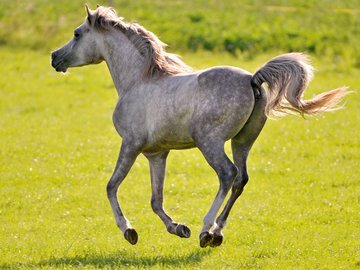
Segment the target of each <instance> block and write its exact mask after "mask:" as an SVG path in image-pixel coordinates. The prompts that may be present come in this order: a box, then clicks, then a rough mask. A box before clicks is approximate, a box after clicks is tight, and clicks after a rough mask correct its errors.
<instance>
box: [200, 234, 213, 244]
mask: <svg viewBox="0 0 360 270" xmlns="http://www.w3.org/2000/svg"><path fill="white" fill-rule="evenodd" d="M199 238H200V247H202V248H204V247H207V246H210V245H211V242H212V241H213V238H214V235H213V234H212V233H210V232H202V233H201V234H200V236H199Z"/></svg>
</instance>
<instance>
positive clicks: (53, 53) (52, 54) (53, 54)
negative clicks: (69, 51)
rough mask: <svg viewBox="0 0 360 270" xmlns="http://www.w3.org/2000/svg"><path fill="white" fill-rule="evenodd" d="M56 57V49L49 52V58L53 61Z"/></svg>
mask: <svg viewBox="0 0 360 270" xmlns="http://www.w3.org/2000/svg"><path fill="white" fill-rule="evenodd" d="M56 57H57V51H54V52H52V53H51V60H52V61H54V59H55V58H56Z"/></svg>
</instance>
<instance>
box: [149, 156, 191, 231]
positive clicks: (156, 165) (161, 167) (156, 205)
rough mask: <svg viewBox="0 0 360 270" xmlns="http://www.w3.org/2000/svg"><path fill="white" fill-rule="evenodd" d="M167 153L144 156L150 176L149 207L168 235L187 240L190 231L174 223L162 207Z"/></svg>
mask: <svg viewBox="0 0 360 270" xmlns="http://www.w3.org/2000/svg"><path fill="white" fill-rule="evenodd" d="M168 153H169V152H168V151H167V152H160V153H157V154H153V155H146V157H147V159H148V160H149V164H150V175H151V189H152V195H151V207H152V209H153V211H154V212H155V213H156V214H157V215H158V216H159V217H160V219H161V220H162V221H163V223H164V224H165V226H166V229H167V231H168V232H169V233H171V234H175V235H177V236H179V237H183V238H189V237H190V235H191V231H190V229H189V228H188V227H187V226H185V225H184V224H180V223H176V222H174V221H173V219H172V218H171V217H170V216H169V215H168V214H167V213H166V212H165V210H164V207H163V201H164V197H163V190H164V179H165V167H166V158H167V156H168Z"/></svg>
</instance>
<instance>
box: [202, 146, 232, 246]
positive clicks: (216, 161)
mask: <svg viewBox="0 0 360 270" xmlns="http://www.w3.org/2000/svg"><path fill="white" fill-rule="evenodd" d="M198 147H199V149H200V151H201V152H202V154H203V155H204V157H205V159H206V160H207V162H208V163H209V164H210V166H211V167H212V168H213V169H214V170H215V172H216V173H217V175H218V178H219V182H220V186H219V190H218V192H217V194H216V197H215V199H214V201H213V203H212V205H211V207H210V210H209V211H208V213H207V214H206V216H205V218H204V220H203V228H202V230H201V233H200V236H199V238H200V246H201V247H207V246H211V247H215V246H218V245H220V244H221V243H219V239H218V237H217V235H215V234H214V233H213V231H212V230H213V228H216V224H215V218H216V215H217V213H218V211H219V209H220V208H221V205H222V204H223V202H224V200H225V197H226V195H227V193H228V191H229V190H230V188H231V185H232V183H233V181H234V179H235V177H236V175H237V171H238V170H237V168H236V166H235V165H234V164H233V163H232V162H231V161H230V159H229V158H228V157H227V155H226V154H225V151H224V142H210V143H209V142H208V143H206V144H198ZM221 242H222V240H221Z"/></svg>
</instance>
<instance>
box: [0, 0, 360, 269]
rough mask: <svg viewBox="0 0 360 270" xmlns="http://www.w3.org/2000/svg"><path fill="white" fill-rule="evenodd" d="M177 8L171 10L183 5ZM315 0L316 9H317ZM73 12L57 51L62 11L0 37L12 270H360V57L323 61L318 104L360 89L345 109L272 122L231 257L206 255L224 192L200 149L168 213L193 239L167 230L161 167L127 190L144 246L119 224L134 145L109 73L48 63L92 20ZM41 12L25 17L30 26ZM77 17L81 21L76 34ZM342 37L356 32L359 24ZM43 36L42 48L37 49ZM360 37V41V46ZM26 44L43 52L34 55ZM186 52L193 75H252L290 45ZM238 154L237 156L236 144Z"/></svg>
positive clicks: (241, 208) (185, 167) (227, 250)
mask: <svg viewBox="0 0 360 270" xmlns="http://www.w3.org/2000/svg"><path fill="white" fill-rule="evenodd" d="M19 2H20V3H21V1H14V2H12V3H15V4H11V3H8V1H6V2H5V1H1V0H0V7H5V6H6V7H7V8H8V9H7V10H6V11H5V10H4V9H3V8H1V13H0V19H1V20H0V21H1V23H2V24H5V23H6V22H9V21H12V22H14V21H17V20H18V18H13V17H12V18H10V17H9V14H18V12H19V11H18V10H17V9H15V5H16V3H19ZM114 2H115V4H118V3H120V2H121V3H123V4H124V5H125V4H127V5H128V6H127V8H126V9H124V12H125V13H126V14H130V11H131V10H130V8H133V14H136V15H137V14H143V15H142V16H140V15H139V19H138V20H139V22H141V20H140V19H141V18H145V17H146V18H148V19H147V21H146V25H149V26H150V25H151V23H152V22H153V23H154V25H158V24H157V23H158V21H159V20H161V18H168V17H167V16H170V15H169V14H167V15H164V17H161V16H160V17H159V18H158V20H156V18H154V17H153V16H146V13H145V11H144V10H141V9H140V7H139V6H140V4H137V5H138V6H137V7H136V4H134V3H132V2H130V1H129V2H127V1H114ZM134 2H135V1H134ZM137 2H140V1H137ZM143 2H144V3H145V6H146V7H148V6H150V4H149V3H148V2H147V1H143ZM213 2H214V3H215V1H213ZM213 2H212V1H209V5H210V6H211V5H214V3H213ZM225 2H226V1H225ZM263 2H266V1H263ZM30 3H34V6H35V7H38V9H35V10H37V12H39V11H40V10H41V8H45V7H47V8H48V7H51V6H53V4H49V2H48V1H45V0H44V1H41V0H38V1H34V2H30ZM51 3H52V2H51ZM75 3H76V4H75ZM155 3H156V5H158V6H159V5H161V3H162V2H161V1H155ZM164 3H166V5H164V6H165V7H168V6H171V4H170V3H181V1H174V2H171V1H166V2H164ZM226 3H227V2H226ZM243 3H244V4H249V3H248V2H247V1H244V2H243ZM256 3H257V5H259V3H261V2H260V1H256ZM284 3H285V1H284ZM284 3H282V2H281V1H278V2H277V4H278V5H282V6H284V5H285V4H284ZM300 3H301V2H300V1H292V5H293V6H295V7H296V8H299V7H301V6H302V7H301V8H302V9H304V10H303V12H305V13H307V11H306V5H305V4H304V5H301V4H300ZM306 3H308V5H315V4H314V3H315V1H314V2H313V1H308V2H306ZM322 3H323V4H324V5H325V4H329V5H330V6H331V7H333V8H335V6H337V7H339V8H341V10H344V9H349V10H350V11H349V14H358V13H356V12H357V11H356V10H357V9H356V8H357V6H359V5H360V4H359V3H358V2H357V1H347V2H346V3H347V4H344V3H343V2H341V1H331V2H330V1H322ZM201 4H203V2H201V1H199V2H196V3H195V4H194V7H193V9H191V7H189V6H188V7H187V8H186V10H192V11H193V12H194V13H199V12H201V11H202V9H201V8H200V7H201ZM22 5H23V4H22ZM224 5H225V6H226V4H224ZM229 5H230V4H229ZM341 5H342V6H341ZM345 5H347V6H345ZM65 6H66V8H65ZM78 6H81V7H80V8H78ZM60 8H61V6H60V7H59V5H58V9H59V10H60ZM63 9H64V12H68V14H67V15H66V16H65V17H64V18H65V19H63V20H65V21H66V23H64V25H63V26H59V28H60V29H58V31H57V34H58V35H60V36H61V38H55V36H54V39H53V40H52V36H51V38H50V40H49V41H48V45H45V47H44V46H42V45H44V44H47V42H46V41H44V40H43V39H44V37H41V31H42V29H45V28H46V22H47V23H48V25H51V24H53V22H52V18H53V17H52V16H50V15H48V16H44V18H42V17H39V21H40V22H41V24H40V25H41V27H40V28H39V29H35V30H31V29H30V28H29V32H28V33H26V31H25V30H24V32H22V31H20V30H19V28H17V29H18V30H19V31H17V30H16V32H14V33H12V34H9V33H5V32H6V31H9V29H8V28H7V29H4V28H2V29H1V30H0V33H1V35H0V41H1V40H5V41H3V42H0V43H1V44H2V45H0V59H1V68H0V69H1V77H0V254H1V255H0V269H15V268H25V269H27V268H40V269H49V268H53V269H69V268H81V269H97V268H105V269H108V268H135V269H144V268H151V269H173V268H178V269H359V268H360V240H359V239H360V215H359V213H360V183H359V179H360V173H359V164H360V148H359V147H360V144H359V128H360V125H359V123H360V110H359V102H360V98H359V94H358V93H357V92H356V90H358V89H359V88H360V81H359V78H360V69H359V68H357V66H356V64H355V60H356V57H358V55H356V53H355V50H357V49H356V48H354V51H351V50H350V51H349V52H350V56H346V57H345V58H346V59H348V60H346V61H345V60H344V61H340V62H336V61H335V62H334V55H325V56H321V53H318V52H313V58H314V65H315V66H316V68H317V72H316V74H315V78H314V80H313V82H312V83H311V84H310V87H309V90H308V92H307V94H306V97H311V96H312V95H313V94H315V93H320V92H322V91H325V90H329V89H332V88H335V87H338V86H343V85H348V86H350V88H351V90H354V91H355V93H353V94H351V95H349V96H348V97H347V98H346V102H345V108H344V109H343V110H341V111H337V112H334V113H329V114H325V115H322V116H320V117H317V118H309V119H302V118H300V117H294V116H291V117H286V118H283V119H279V120H275V121H268V123H267V124H266V126H265V128H264V130H263V132H262V134H261V135H260V137H259V139H258V140H257V142H256V143H255V145H254V147H253V149H252V152H251V154H250V159H249V163H248V164H249V174H250V182H249V184H248V186H247V187H246V190H245V192H244V194H243V195H242V196H241V198H240V199H239V200H238V202H237V204H236V205H235V207H234V209H233V211H232V213H231V215H230V217H229V222H228V225H227V227H226V228H225V230H224V234H225V240H224V243H223V245H222V246H220V247H219V248H217V249H210V248H207V249H201V248H200V247H199V243H198V233H199V231H200V228H201V225H202V218H203V216H204V215H205V213H206V212H207V210H208V208H209V207H210V204H211V201H212V199H213V197H214V195H215V193H216V191H217V188H218V180H217V179H216V177H215V173H214V172H213V171H212V170H211V168H210V167H209V166H208V165H207V164H206V162H205V160H204V158H203V157H202V156H201V154H200V153H199V151H198V150H186V151H173V152H171V153H170V156H169V159H168V168H167V175H166V177H167V181H166V187H165V207H166V209H167V210H168V212H169V213H170V214H171V216H173V217H174V219H176V220H177V221H179V222H184V223H185V224H187V225H188V226H189V227H190V228H191V229H192V237H191V238H190V239H180V238H177V237H176V236H173V235H170V234H168V233H167V232H166V230H165V228H164V226H163V224H162V223H161V221H160V219H159V218H158V217H157V216H156V215H155V214H154V213H153V212H152V210H151V207H150V194H151V191H150V180H149V177H150V176H149V169H148V164H147V161H146V159H145V158H144V157H142V156H140V157H139V158H138V160H137V161H136V163H135V165H134V167H133V168H132V170H131V172H130V174H129V176H128V177H127V179H126V180H125V181H124V183H123V185H122V186H121V188H120V192H119V200H120V202H121V203H122V207H123V210H124V212H125V214H126V215H127V216H128V218H129V219H130V221H131V222H132V225H133V226H134V227H135V228H136V230H137V231H138V233H139V242H138V244H137V245H136V246H131V245H129V244H128V243H127V242H126V241H125V240H124V239H123V236H122V235H121V233H120V231H119V230H118V229H117V227H116V225H115V222H114V219H113V214H112V212H111V209H110V205H109V203H108V201H107V198H106V192H105V187H106V183H107V181H108V179H109V177H110V175H111V173H112V170H113V168H114V165H115V161H116V158H117V154H118V150H119V146H120V142H121V140H120V138H119V137H118V135H117V134H116V131H115V129H114V128H113V125H112V120H111V117H112V111H113V108H114V106H115V103H116V98H117V96H116V92H115V90H114V88H113V84H112V81H111V78H110V75H109V74H108V71H107V69H106V65H105V64H101V65H98V66H91V67H83V68H79V69H72V70H70V74H68V75H65V76H62V75H60V74H58V73H56V72H55V71H54V70H53V69H52V68H51V67H50V64H49V62H50V59H49V51H48V49H47V46H48V47H52V46H54V47H56V46H60V45H61V44H63V43H64V42H65V41H66V40H67V39H68V38H69V37H70V35H71V34H72V30H73V28H74V27H75V26H76V25H77V24H78V22H80V21H82V20H83V17H84V14H83V13H80V14H79V11H80V12H83V10H82V3H77V2H74V1H72V4H70V1H69V5H64V7H63ZM44 10H45V9H44ZM119 10H120V8H119ZM145 10H146V9H145ZM351 10H352V11H351ZM142 12H143V13H142ZM254 12H255V11H254ZM354 12H355V13H354ZM5 13H6V14H5ZM119 13H120V12H119ZM1 14H2V15H1ZM4 14H5V15H4ZM34 14H37V13H36V12H35V13H31V12H29V14H27V13H26V12H25V13H24V14H23V16H24V22H27V21H28V20H30V18H31V16H34ZM120 14H121V13H120ZM307 14H308V13H307ZM342 14H345V13H342ZM346 14H348V13H346ZM308 15H309V14H308ZM268 16H270V15H268ZM357 16H358V15H357ZM353 17H354V19H353V20H355V21H356V20H358V17H356V16H353ZM74 18H76V19H79V21H76V22H75V25H72V22H73V21H74ZM135 18H136V16H135V15H133V16H132V19H135ZM56 19H58V18H57V17H56ZM195 20H196V19H195ZM56 22H58V20H57V21H56ZM343 22H344V21H343ZM345 22H347V21H346V20H345ZM9 25H12V24H9ZM338 27H339V28H341V27H343V28H342V29H347V28H351V29H353V28H352V26H349V27H348V25H346V24H342V25H340V26H338ZM13 29H15V28H13ZM354 29H355V28H354ZM32 31H34V32H32ZM154 31H155V30H154ZM166 31H169V32H170V31H171V29H167V30H166ZM194 31H196V30H194ZM354 31H356V30H354ZM155 32H156V31H155ZM354 33H355V32H354ZM357 33H358V32H357ZM5 34H6V35H5ZM355 34H356V33H355ZM31 35H34V39H31V38H30V39H29V43H26V42H25V40H26V37H28V38H29V37H30V36H31ZM62 38H63V39H64V40H61V39H62ZM165 41H166V42H168V43H169V40H165ZM359 41H360V37H359V35H357V36H356V35H355V37H354V40H352V41H351V42H350V45H352V44H360V42H359ZM17 43H18V44H17ZM55 43H56V44H55ZM27 44H28V45H29V44H32V45H34V44H35V45H36V44H39V45H41V46H40V47H37V46H35V45H34V46H29V47H31V48H29V49H27ZM350 45H349V44H344V45H343V46H344V48H345V49H344V48H342V49H341V50H340V51H343V50H345V53H344V54H342V52H341V53H340V54H339V55H340V56H339V55H338V57H342V55H346V54H347V53H348V52H347V51H346V48H348V47H349V46H350ZM186 46H187V45H184V44H182V45H181V44H180V45H179V46H178V47H176V46H175V49H176V50H177V51H178V52H179V53H181V54H182V55H183V59H184V60H185V62H187V63H188V64H190V65H191V66H193V67H196V68H204V67H208V66H212V65H220V64H221V65H223V64H226V65H234V66H240V67H243V68H245V69H247V70H249V71H252V72H253V71H255V70H256V68H257V67H259V66H260V65H261V64H263V63H264V62H265V61H266V60H268V59H269V58H271V57H272V56H274V55H276V54H277V53H280V52H283V51H282V47H281V46H280V47H279V49H278V50H277V51H274V50H271V51H265V52H263V51H261V53H260V52H259V53H258V54H256V53H255V54H254V56H253V57H251V59H250V58H249V57H248V56H249V52H243V53H238V55H237V57H234V56H232V55H231V54H227V53H225V52H222V51H221V49H218V50H215V49H214V50H213V51H209V50H203V49H201V48H199V49H198V50H197V51H196V52H194V51H192V50H191V49H189V48H187V47H186ZM319 46H322V45H321V44H320V45H319ZM304 50H306V48H304ZM329 50H333V47H331V48H330V49H329ZM352 53H354V59H352V58H351V55H352ZM335 58H336V57H335ZM345 58H344V59H345ZM336 59H337V58H336ZM349 59H350V60H349ZM353 60H354V61H353ZM227 150H228V152H229V153H230V151H229V145H227Z"/></svg>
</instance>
